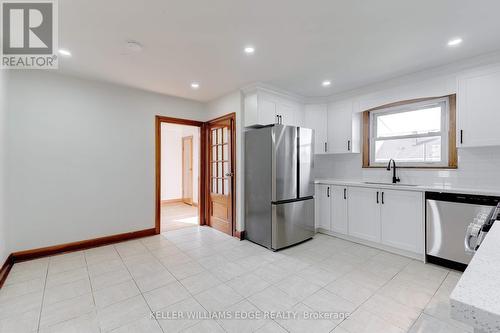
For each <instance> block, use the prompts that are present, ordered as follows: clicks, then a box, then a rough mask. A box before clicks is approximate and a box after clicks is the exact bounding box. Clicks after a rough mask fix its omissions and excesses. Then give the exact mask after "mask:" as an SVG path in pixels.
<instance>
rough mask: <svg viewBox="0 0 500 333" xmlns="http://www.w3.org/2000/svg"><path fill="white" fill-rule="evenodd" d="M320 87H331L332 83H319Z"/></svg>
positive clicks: (328, 81) (326, 81) (325, 81)
mask: <svg viewBox="0 0 500 333" xmlns="http://www.w3.org/2000/svg"><path fill="white" fill-rule="evenodd" d="M321 85H322V86H323V87H329V86H331V85H332V81H330V80H324V81H323V82H321Z"/></svg>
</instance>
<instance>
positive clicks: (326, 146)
mask: <svg viewBox="0 0 500 333" xmlns="http://www.w3.org/2000/svg"><path fill="white" fill-rule="evenodd" d="M327 152H328V143H327V142H325V153H327Z"/></svg>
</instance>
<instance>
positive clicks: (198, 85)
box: [191, 82, 200, 89]
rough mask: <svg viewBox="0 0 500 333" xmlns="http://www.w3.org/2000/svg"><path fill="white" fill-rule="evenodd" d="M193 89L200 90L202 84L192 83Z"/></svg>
mask: <svg viewBox="0 0 500 333" xmlns="http://www.w3.org/2000/svg"><path fill="white" fill-rule="evenodd" d="M191 88H192V89H199V88H200V83H199V82H191Z"/></svg>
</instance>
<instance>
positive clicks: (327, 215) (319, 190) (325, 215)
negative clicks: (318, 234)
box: [315, 184, 332, 230]
mask: <svg viewBox="0 0 500 333" xmlns="http://www.w3.org/2000/svg"><path fill="white" fill-rule="evenodd" d="M330 191H331V185H321V184H319V185H316V193H315V194H316V195H315V196H316V200H315V202H316V208H315V210H316V218H315V221H316V223H315V224H316V228H321V229H325V230H330V229H331V225H332V223H331V220H332V218H331V200H330Z"/></svg>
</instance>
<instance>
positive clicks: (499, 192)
mask: <svg viewBox="0 0 500 333" xmlns="http://www.w3.org/2000/svg"><path fill="white" fill-rule="evenodd" d="M315 183H316V184H328V185H343V186H359V187H372V188H383V189H394V190H405V191H418V192H448V193H462V194H477V195H491V196H500V189H487V188H466V187H453V186H448V185H417V186H405V185H401V184H399V183H398V184H396V185H392V184H367V183H366V181H362V180H346V179H316V180H315Z"/></svg>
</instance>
